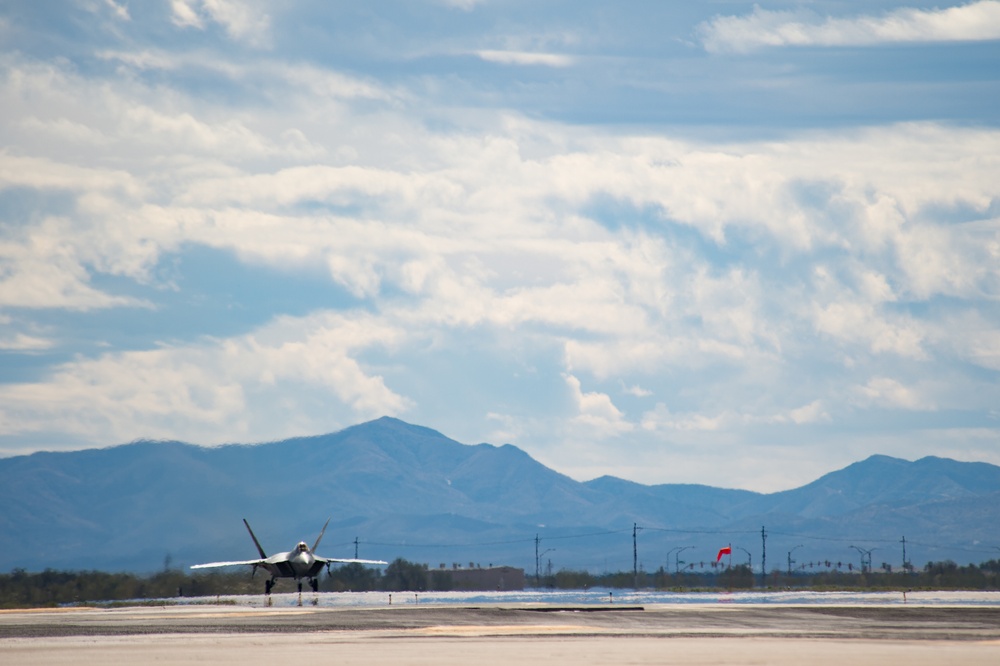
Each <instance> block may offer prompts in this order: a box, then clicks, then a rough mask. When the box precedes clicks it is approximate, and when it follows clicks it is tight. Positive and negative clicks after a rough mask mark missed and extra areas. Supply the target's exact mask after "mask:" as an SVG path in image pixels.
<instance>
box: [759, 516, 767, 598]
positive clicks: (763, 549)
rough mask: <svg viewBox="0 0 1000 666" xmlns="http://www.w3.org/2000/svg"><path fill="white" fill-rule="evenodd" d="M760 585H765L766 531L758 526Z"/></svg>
mask: <svg viewBox="0 0 1000 666" xmlns="http://www.w3.org/2000/svg"><path fill="white" fill-rule="evenodd" d="M760 586H761V587H767V532H765V531H764V526H763V525H761V526H760Z"/></svg>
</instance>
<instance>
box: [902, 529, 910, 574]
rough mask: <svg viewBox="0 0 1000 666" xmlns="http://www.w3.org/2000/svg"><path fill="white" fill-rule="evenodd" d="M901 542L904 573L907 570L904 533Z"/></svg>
mask: <svg viewBox="0 0 1000 666" xmlns="http://www.w3.org/2000/svg"><path fill="white" fill-rule="evenodd" d="M902 543H903V573H906V572H907V571H909V568H908V567H907V566H906V535H903V540H902Z"/></svg>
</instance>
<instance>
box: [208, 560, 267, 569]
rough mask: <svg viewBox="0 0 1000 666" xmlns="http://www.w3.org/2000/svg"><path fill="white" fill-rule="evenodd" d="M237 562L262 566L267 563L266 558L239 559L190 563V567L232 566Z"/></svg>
mask: <svg viewBox="0 0 1000 666" xmlns="http://www.w3.org/2000/svg"><path fill="white" fill-rule="evenodd" d="M237 564H246V565H249V566H263V565H265V564H268V561H267V560H240V561H239V562H209V563H208V564H192V565H191V568H192V569H208V568H210V567H233V566H236V565H237Z"/></svg>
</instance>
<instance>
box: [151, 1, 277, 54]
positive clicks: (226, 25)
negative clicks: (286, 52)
mask: <svg viewBox="0 0 1000 666" xmlns="http://www.w3.org/2000/svg"><path fill="white" fill-rule="evenodd" d="M170 9H171V21H172V22H173V23H174V25H176V26H179V27H182V28H196V29H199V30H202V29H204V28H205V26H206V24H207V22H208V21H209V20H211V21H214V22H215V23H218V24H219V25H221V26H222V27H223V29H225V31H226V34H228V35H229V37H230V38H231V39H232V40H233V41H239V42H243V43H246V44H247V45H249V46H253V47H257V48H266V47H270V45H271V30H270V28H271V17H270V16H269V15H268V14H266V13H265V12H264V5H263V4H262V3H261V2H257V1H255V2H246V1H237V0H170Z"/></svg>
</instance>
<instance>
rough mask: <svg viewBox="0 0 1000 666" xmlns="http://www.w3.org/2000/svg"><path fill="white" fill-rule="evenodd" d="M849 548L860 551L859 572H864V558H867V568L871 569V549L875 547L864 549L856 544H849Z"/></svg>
mask: <svg viewBox="0 0 1000 666" xmlns="http://www.w3.org/2000/svg"><path fill="white" fill-rule="evenodd" d="M850 548H853V549H854V550H856V551H858V552H859V553H861V573H864V572H865V559H866V558H867V560H868V569H867V570H868V571H871V570H872V551H874V550H875V548H869V549H868V550H865V549H864V548H858V547H857V546H850Z"/></svg>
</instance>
